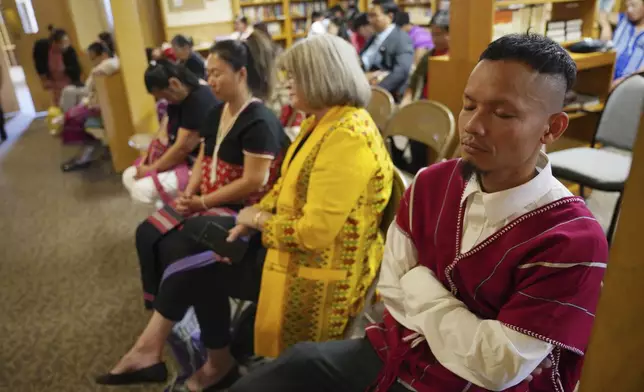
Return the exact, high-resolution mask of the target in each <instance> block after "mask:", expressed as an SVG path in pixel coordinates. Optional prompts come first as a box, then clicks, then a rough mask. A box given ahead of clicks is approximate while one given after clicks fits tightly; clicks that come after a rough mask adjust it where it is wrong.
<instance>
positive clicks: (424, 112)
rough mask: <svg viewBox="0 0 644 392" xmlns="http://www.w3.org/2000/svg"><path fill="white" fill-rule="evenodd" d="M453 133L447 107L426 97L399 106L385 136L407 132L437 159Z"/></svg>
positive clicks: (439, 158)
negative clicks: (425, 146)
mask: <svg viewBox="0 0 644 392" xmlns="http://www.w3.org/2000/svg"><path fill="white" fill-rule="evenodd" d="M455 134H456V121H454V115H452V112H451V111H450V110H449V108H448V107H447V106H445V105H443V104H442V103H438V102H435V101H428V100H424V99H423V100H420V101H416V102H412V103H410V104H409V105H406V106H404V107H402V108H401V109H399V110H398V111H397V112H396V114H394V115H393V117H392V118H391V119H390V120H389V122H388V123H387V128H386V129H385V132H384V136H385V137H388V136H396V135H398V136H406V137H408V138H409V139H413V140H415V141H417V142H421V143H423V144H425V145H427V146H428V147H430V148H431V149H432V150H434V152H435V154H434V156H435V157H436V159H435V162H439V161H441V160H442V159H444V158H448V157H447V156H446V154H447V149H448V148H449V147H450V143H451V141H452V139H453V138H454V137H455Z"/></svg>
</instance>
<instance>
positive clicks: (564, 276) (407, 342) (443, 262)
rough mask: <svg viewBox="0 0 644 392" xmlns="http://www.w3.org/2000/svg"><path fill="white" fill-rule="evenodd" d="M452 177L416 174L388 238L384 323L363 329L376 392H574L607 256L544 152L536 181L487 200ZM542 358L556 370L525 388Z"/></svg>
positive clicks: (433, 170)
mask: <svg viewBox="0 0 644 392" xmlns="http://www.w3.org/2000/svg"><path fill="white" fill-rule="evenodd" d="M459 169H460V164H459V161H449V162H445V163H442V164H437V165H434V166H432V167H430V168H427V169H425V170H424V171H422V172H420V173H419V174H418V175H417V177H416V180H415V182H414V184H413V185H412V187H411V188H410V189H408V191H407V192H406V194H405V197H404V198H403V200H402V202H401V206H400V210H399V213H398V216H397V219H396V222H395V223H394V224H393V225H392V227H391V228H390V230H389V233H388V238H387V246H386V250H385V257H384V260H383V264H382V267H381V276H380V281H379V285H378V289H379V291H380V293H381V295H382V298H383V301H384V303H385V306H386V312H385V317H384V322H383V323H381V324H377V325H372V326H370V327H368V328H367V336H368V338H369V339H370V341H371V343H372V344H373V346H374V348H375V349H376V351H377V352H378V354H379V355H380V357H381V358H382V360H383V362H384V367H383V370H382V372H381V374H380V378H379V379H378V380H377V382H376V389H375V390H376V391H386V390H387V389H388V388H389V386H390V385H391V384H392V383H394V382H396V380H400V381H401V382H402V383H403V384H406V385H407V386H408V387H409V388H410V389H412V390H416V391H419V392H452V391H453V392H461V391H469V392H472V391H485V390H494V391H502V390H505V391H517V392H525V391H530V392H534V391H558V392H571V391H572V390H573V389H574V387H575V385H576V383H577V381H578V379H579V376H580V373H581V365H582V362H583V354H584V352H585V349H586V347H587V344H588V340H589V336H590V329H591V326H592V322H593V320H594V312H595V308H596V305H597V301H598V298H599V291H600V286H601V280H602V277H603V274H604V271H605V268H606V262H607V260H608V245H607V242H606V238H605V235H604V233H603V230H602V229H601V227H600V226H599V224H598V223H597V221H596V220H595V218H594V217H593V216H592V214H591V213H590V212H589V211H588V209H587V208H586V207H585V204H584V202H583V200H582V199H580V198H577V197H572V195H571V194H570V192H569V191H568V190H567V189H566V188H565V187H564V186H563V185H562V184H561V183H559V182H558V181H557V180H556V179H555V178H554V177H553V176H552V172H551V168H550V164H549V162H548V160H547V157H546V156H545V155H542V156H541V157H540V160H539V163H538V170H539V173H538V175H537V176H536V177H535V178H534V179H532V180H531V181H529V182H528V183H526V184H523V185H521V186H519V187H516V188H513V189H509V190H506V191H503V192H497V193H493V194H487V193H484V192H483V191H482V190H481V188H480V186H479V184H478V181H477V179H476V177H473V178H471V179H469V181H467V182H466V181H464V180H463V179H462V178H461V175H460V171H459ZM439 189H440V190H444V192H438V191H437V190H439ZM547 356H549V357H550V358H551V359H552V361H553V363H554V366H553V368H552V369H551V370H548V371H545V372H544V373H543V374H542V375H541V376H537V377H536V378H535V380H534V381H532V382H531V383H529V384H528V383H525V382H523V380H525V378H526V377H527V376H528V375H529V374H530V373H531V372H532V371H533V370H534V369H535V368H536V367H537V366H538V365H539V364H540V363H541V362H542V360H543V359H544V358H546V357H547Z"/></svg>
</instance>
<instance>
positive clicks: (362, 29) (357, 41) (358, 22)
mask: <svg viewBox="0 0 644 392" xmlns="http://www.w3.org/2000/svg"><path fill="white" fill-rule="evenodd" d="M351 30H353V34H352V35H351V43H352V44H353V46H354V47H355V48H356V51H357V52H358V53H360V52H361V51H362V49H364V46H365V44H366V43H367V41H369V39H370V38H371V37H372V36H373V33H374V31H373V27H371V24H370V23H369V18H368V17H367V13H366V12H361V13H358V14H355V17H354V18H353V20H352V21H351Z"/></svg>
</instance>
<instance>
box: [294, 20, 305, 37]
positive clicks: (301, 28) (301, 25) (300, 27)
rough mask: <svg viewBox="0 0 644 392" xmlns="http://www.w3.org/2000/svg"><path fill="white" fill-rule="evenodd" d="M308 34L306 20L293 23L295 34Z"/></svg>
mask: <svg viewBox="0 0 644 392" xmlns="http://www.w3.org/2000/svg"><path fill="white" fill-rule="evenodd" d="M305 32H306V20H294V21H293V33H294V34H298V33H305Z"/></svg>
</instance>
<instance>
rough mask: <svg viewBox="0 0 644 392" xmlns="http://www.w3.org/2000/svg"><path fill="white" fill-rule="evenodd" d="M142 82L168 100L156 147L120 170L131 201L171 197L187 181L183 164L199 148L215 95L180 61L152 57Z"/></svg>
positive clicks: (191, 159) (190, 160) (154, 93)
mask: <svg viewBox="0 0 644 392" xmlns="http://www.w3.org/2000/svg"><path fill="white" fill-rule="evenodd" d="M145 86H146V87H147V89H148V92H149V93H150V94H152V95H153V96H154V97H155V98H156V100H157V101H159V100H161V99H164V100H166V101H167V102H168V109H167V115H166V117H165V118H164V120H162V121H161V127H160V132H159V136H158V138H157V140H158V143H157V142H155V145H157V146H158V147H159V148H158V149H156V151H150V152H151V153H152V154H148V156H147V157H146V159H145V160H143V161H141V162H139V164H137V165H133V166H130V167H129V168H127V169H125V171H124V172H123V184H124V185H125V188H127V190H128V191H129V192H130V196H132V199H134V200H135V201H138V202H141V203H147V204H152V203H156V202H158V201H159V200H160V199H161V198H162V197H163V196H164V194H167V195H168V196H169V197H175V196H176V195H177V194H178V191H179V190H180V188H182V186H181V185H182V184H183V183H185V182H187V177H188V174H187V170H186V164H188V165H189V164H190V163H191V162H192V161H193V160H194V159H195V158H196V156H197V154H198V152H199V149H198V147H199V141H200V136H199V130H200V129H201V126H202V124H203V122H204V120H205V119H206V116H207V114H208V112H209V111H210V109H211V108H212V107H214V106H215V105H216V104H217V99H216V98H215V96H214V94H213V93H212V91H211V90H210V88H208V86H205V85H202V84H201V83H200V82H199V79H198V78H197V77H196V76H195V75H194V74H193V73H192V72H190V71H188V70H187V69H186V68H184V67H183V66H181V65H177V64H174V63H171V62H169V61H167V60H159V61H153V62H152V63H151V64H150V66H149V67H148V69H147V70H146V71H145Z"/></svg>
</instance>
